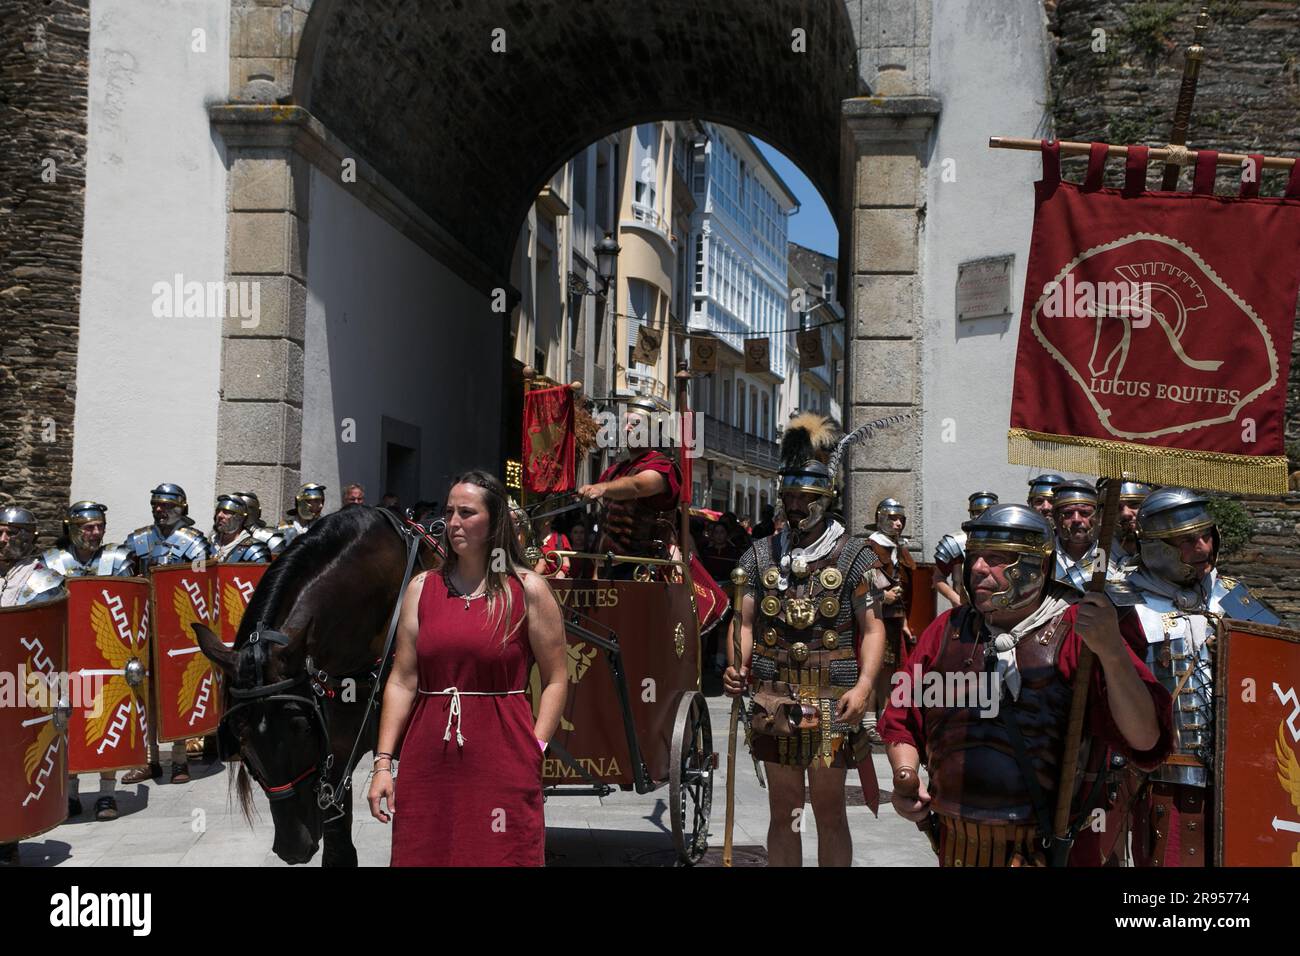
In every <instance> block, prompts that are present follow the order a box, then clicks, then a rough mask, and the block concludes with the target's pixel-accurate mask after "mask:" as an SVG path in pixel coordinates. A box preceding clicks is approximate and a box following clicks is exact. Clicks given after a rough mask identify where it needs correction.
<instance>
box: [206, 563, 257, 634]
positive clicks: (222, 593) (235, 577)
mask: <svg viewBox="0 0 1300 956" xmlns="http://www.w3.org/2000/svg"><path fill="white" fill-rule="evenodd" d="M269 567H270V565H269V564H254V563H251V562H250V563H247V564H242V563H240V564H218V565H217V592H216V593H217V609H218V617H217V620H218V623H219V624H220V625H221V626H220V628H219V629H218V628H214V630H216V632H217V636H218V637H220V638H221V642H222V643H223V644H225V645H226V646H227V647H234V645H235V635H236V634H238V633H239V625H240V622H241V621H243V620H244V609H245V608H247V607H248V602H249V601H251V600H252V599H253V591H254V590H256V589H257V582H258V581H261V580H262V575H264V574H265V573H266V569H267V568H269Z"/></svg>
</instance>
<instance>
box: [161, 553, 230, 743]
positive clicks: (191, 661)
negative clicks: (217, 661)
mask: <svg viewBox="0 0 1300 956" xmlns="http://www.w3.org/2000/svg"><path fill="white" fill-rule="evenodd" d="M216 569H217V565H215V564H207V565H204V567H203V570H201V571H195V570H194V569H193V567H192V566H191V565H189V564H173V565H166V566H163V567H158V568H153V569H151V570H150V572H149V577H150V582H149V583H150V588H151V591H152V599H151V602H150V605H151V606H150V614H149V616H150V620H151V623H152V624H153V669H152V681H151V682H152V684H153V685H154V686H153V701H152V702H153V704H154V705H156V706H155V707H154V709H153V710H152V711H151V712H150V713H151V717H152V719H153V722H154V725H155V726H156V727H157V729H158V740H159V741H160V742H166V741H171V740H185V739H186V738H188V737H202V736H204V735H205V734H211V733H215V732H216V729H217V723H218V721H219V720H220V718H221V694H220V689H221V687H220V683H219V680H218V676H219V674H220V672H219V671H218V670H217V669H216V668H215V667H214V666H213V665H212V662H211V661H209V660H208V659H207V658H206V657H204V656H203V653H202V652H201V651H200V650H199V644H198V638H196V637H195V636H194V630H193V628H192V627H191V626H190V625H192V624H205V625H207V626H208V627H210V628H215V625H216V604H215V601H216V593H217V592H216V581H217V573H216Z"/></svg>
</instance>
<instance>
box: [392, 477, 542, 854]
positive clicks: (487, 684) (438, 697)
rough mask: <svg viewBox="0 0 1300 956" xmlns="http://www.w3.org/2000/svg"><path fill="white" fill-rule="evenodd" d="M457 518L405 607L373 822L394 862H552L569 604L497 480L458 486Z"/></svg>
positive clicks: (450, 502) (451, 517) (450, 508)
mask: <svg viewBox="0 0 1300 956" xmlns="http://www.w3.org/2000/svg"><path fill="white" fill-rule="evenodd" d="M446 521H447V531H446V539H447V541H446V543H447V546H448V548H447V553H448V557H447V561H446V563H445V565H444V566H443V568H442V569H441V570H440V571H427V572H425V573H423V574H420V575H417V576H416V577H415V579H414V580H412V581H411V584H410V586H409V587H408V588H407V591H406V597H405V600H404V601H403V604H402V611H401V617H400V619H399V622H398V627H397V650H396V654H395V656H394V659H393V671H392V674H391V675H390V676H389V678H388V684H387V686H386V687H385V689H384V705H383V710H382V712H381V716H380V725H379V749H378V751H376V753H375V767H374V774H373V776H372V779H371V783H370V793H369V800H370V812H371V813H372V814H373V815H374V817H375V818H376V819H377V820H379V821H380V822H381V823H387V822H388V821H389V820H390V819H391V820H393V821H394V823H393V850H392V859H391V863H392V865H393V866H542V865H543V864H544V862H545V853H544V844H545V836H546V828H545V821H544V819H543V815H542V753H543V751H544V750H545V749H546V745H547V742H548V741H549V740H550V738H551V735H552V734H553V733H554V732H555V729H556V726H557V725H558V724H559V721H560V713H561V711H562V710H563V709H564V700H565V695H566V693H567V674H566V670H565V663H564V658H565V642H564V625H563V622H562V620H561V617H560V608H559V604H558V602H557V601H556V599H555V595H554V594H553V593H552V592H551V588H550V585H548V584H547V583H546V581H545V580H544V579H543V578H542V577H541V576H540V575H538V574H535V573H533V572H532V571H529V570H528V569H527V567H526V566H525V563H524V557H523V554H522V553H521V552H520V549H519V546H518V542H517V539H516V538H515V535H514V533H513V529H512V527H511V520H510V511H509V507H508V504H507V497H506V491H505V488H504V487H502V485H501V483H500V482H499V481H498V480H497V479H496V478H494V477H493V476H492V475H489V474H487V473H486V472H482V471H472V472H469V473H467V474H465V475H462V476H460V477H459V478H457V479H456V481H455V482H454V483H453V486H452V489H451V493H450V494H449V495H448V497H447V511H446ZM534 661H536V663H537V666H538V670H539V671H540V675H541V686H542V693H541V698H540V701H539V706H538V711H537V720H536V722H534V720H533V711H532V707H531V705H530V704H529V701H528V697H527V696H526V694H525V690H526V688H527V687H528V675H529V671H530V669H531V668H532V665H533V662H534ZM399 740H400V741H401V742H402V760H401V763H400V767H394V764H393V757H392V754H393V751H394V749H396V746H397V743H398V741H399ZM396 777H400V780H401V782H400V784H399V783H398V782H397V780H396ZM398 791H400V792H401V795H402V808H401V812H400V813H398V809H397V800H396V794H397V792H398Z"/></svg>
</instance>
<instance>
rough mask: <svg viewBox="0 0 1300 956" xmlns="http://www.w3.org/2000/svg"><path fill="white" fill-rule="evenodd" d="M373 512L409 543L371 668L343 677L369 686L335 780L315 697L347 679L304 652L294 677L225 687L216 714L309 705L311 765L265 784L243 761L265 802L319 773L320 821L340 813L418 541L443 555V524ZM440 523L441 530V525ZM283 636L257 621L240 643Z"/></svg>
mask: <svg viewBox="0 0 1300 956" xmlns="http://www.w3.org/2000/svg"><path fill="white" fill-rule="evenodd" d="M378 510H379V512H380V514H382V515H383V516H384V517H385V518H386V519H388V522H389V524H390V525H392V527H393V529H394V530H395V531H396V532H397V533H398V535H399V536H400V537H401V538H403V539H404V540H406V541H408V542H409V543H408V545H407V551H406V569H405V571H404V572H403V575H402V583H401V586H400V587H399V588H398V590H397V602H396V604H395V605H394V607H393V612H392V614H391V615H390V616H389V621H388V631H387V634H386V636H385V638H384V649H383V652H382V653H381V654H380V656H379V659H378V660H377V661H376V662H375V664H374V666H373V667H371V668H367V669H366V670H365V671H363V672H360V673H359V674H354V675H348V676H349V677H352V678H354V679H355V678H357V677H362V676H363V675H364V677H368V678H369V679H370V680H371V681H372V684H371V688H370V696H369V698H368V699H367V702H366V711H365V713H364V714H363V715H362V718H361V725H360V727H359V728H358V730H357V735H356V737H355V738H354V739H353V742H352V749H351V751H350V752H349V754H348V759H347V762H346V763H345V764H344V766H343V769H342V773H341V774H340V776H339V782H338V784H337V785H335V784H332V783H330V781H329V775H330V772H331V771H332V770H333V768H334V753H333V751H332V749H331V747H330V734H329V719H328V717H327V715H326V712H325V710H323V709H322V707H321V701H322V700H323V699H325V698H333V697H334V696H335V690H336V689H337V688H338V687H339V686H341V685H342V682H343V681H344V680H345V679H347V678H346V677H343V678H331V677H330V676H329V675H328V674H327V673H326V672H325V671H324V670H320V669H317V668H315V667H313V664H312V659H311V656H310V655H308V656H307V658H306V661H305V662H304V667H303V672H302V673H301V674H298V675H296V676H294V677H289V678H286V679H284V680H279V681H276V682H275V683H273V684H266V685H260V686H257V687H250V688H236V687H229V688H227V692H228V693H229V694H230V696H231V697H233V698H234V699H235V700H236V701H238V703H236V704H235V705H234V706H233V707H231V708H230V709H229V710H228V711H226V713H225V714H224V715H222V718H221V725H222V726H225V725H226V722H227V721H228V720H229V719H230V717H231V715H232V714H234V713H236V712H237V711H239V710H240V708H243V707H249V706H252V705H253V704H254V703H297V704H306V705H309V707H310V710H309V713H310V714H311V715H312V717H313V718H314V719H315V723H316V727H317V729H318V730H319V731H320V734H321V753H320V757H319V758H318V760H317V761H316V763H314V764H312V765H311V767H309V768H308V769H307V770H305V771H304V772H303V773H301V774H299V775H298V776H297V777H295V778H294V779H293V780H291V781H290V782H288V783H284V784H278V785H275V786H271V785H268V784H267V783H266V781H265V780H263V779H262V775H261V773H260V771H258V769H257V768H256V767H254V766H253V765H252V763H251V762H249V763H247V764H246V765H247V766H248V769H249V771H250V772H251V773H252V776H253V779H254V780H256V781H257V784H258V786H260V787H261V788H262V792H263V793H265V794H266V798H267V800H269V801H276V800H287V799H289V798H291V797H293V796H294V794H295V793H296V791H297V788H298V785H299V784H301V783H302V782H303V781H304V780H306V779H308V778H310V777H311V776H312V775H313V774H315V773H317V772H318V771H319V773H320V779H319V780H318V781H317V782H316V805H317V807H319V808H320V809H321V810H322V811H331V810H332V811H333V814H332V815H331V816H328V817H326V819H325V821H324V822H326V823H330V822H333V821H334V820H337V819H340V818H341V817H342V816H343V815H344V814H345V812H346V811H345V809H344V806H343V802H344V799H345V798H346V795H347V793H348V791H349V790H350V788H351V786H352V771H353V770H355V769H356V765H357V761H358V760H359V759H360V756H361V752H362V751H361V747H362V741H363V740H364V738H365V736H366V727H367V725H368V724H369V723H370V717H371V715H372V714H373V713H374V711H375V710H376V708H377V707H378V705H379V699H380V698H379V694H380V689H381V688H382V687H383V685H384V673H385V671H386V670H387V669H388V665H389V663H390V662H391V659H392V654H393V644H394V642H395V640H396V637H397V624H398V621H399V619H400V617H401V611H402V600H403V598H404V597H405V595H406V588H407V585H409V584H410V583H411V576H412V573H413V571H414V569H415V562H416V559H417V558H418V556H419V553H420V545H421V544H422V543H423V544H427V545H429V546H430V547H431V548H432V549H433V550H434V553H435V554H438V555H444V554H445V552H444V550H443V548H442V546H441V544H439V542H438V541H437V540H436V538H435V537H434V536H435V535H439V534H441V533H442V529H440V528H439V525H442V524H443V523H442V522H441V521H435V522H433V523H432V524H431V525H430V526H429V528H425V527H424V526H423V525H420V524H417V523H416V522H414V521H412V520H410V519H409V518H408V519H405V522H404V523H403V522H402V520H400V519H398V518H397V517H395V516H394V515H393V514H392V513H391V512H389V511H387V510H386V509H383V508H380V509H378ZM443 527H444V528H445V525H444V526H443ZM289 640H290V638H289V636H288V635H287V634H284V633H283V632H282V631H277V630H275V629H273V628H271V627H269V626H268V625H267V624H266V623H265V622H260V621H259V622H258V624H257V626H256V627H255V628H254V629H253V632H252V633H251V634H250V635H249V638H248V643H247V645H245V646H246V647H247V646H254V647H256V646H257V645H259V644H261V643H262V642H268V643H271V644H276V645H279V646H280V647H285V646H287V645H288V643H289ZM260 663H263V664H264V663H265V661H264V660H263V661H262V662H260ZM301 684H306V685H307V686H309V687H310V688H311V690H312V693H311V694H299V693H292V690H293V689H294V688H296V687H298V686H299V685H301ZM219 732H220V728H219ZM227 733H228V731H227Z"/></svg>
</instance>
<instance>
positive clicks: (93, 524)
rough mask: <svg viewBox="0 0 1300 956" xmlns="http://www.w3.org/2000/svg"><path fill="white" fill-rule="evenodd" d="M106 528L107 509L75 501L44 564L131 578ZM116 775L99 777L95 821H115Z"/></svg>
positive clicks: (73, 802)
mask: <svg viewBox="0 0 1300 956" xmlns="http://www.w3.org/2000/svg"><path fill="white" fill-rule="evenodd" d="M107 524H108V507H107V506H105V505H102V504H100V503H99V502H97V501H78V502H76V503H75V504H72V505H69V506H68V511H67V514H66V515H65V516H64V519H63V537H62V538H60V539H59V542H58V545H57V546H56V547H53V548H51V549H50V550H48V551H46V552H45V555H44V560H45V563H46V564H47V565H48V566H49V567H50V568H52V569H54V570H56V571H58V572H59V573H60V574H62V575H63V576H64V577H65V578H70V577H81V576H91V575H93V576H96V577H130V576H131V575H133V574H135V558H134V556H133V555H132V554H131V552H130V551H128V550H127V549H126V548H124V547H122V546H121V545H115V544H105V543H104V528H105V527H106V526H107ZM80 788H81V779H80V778H79V777H78V776H77V775H75V774H72V775H69V777H68V815H69V816H73V817H77V816H81V811H82V806H81V796H80ZM116 794H117V772H116V771H113V770H104V771H102V772H101V773H100V775H99V796H98V798H97V799H96V800H95V819H96V820H116V819H117V796H116Z"/></svg>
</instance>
